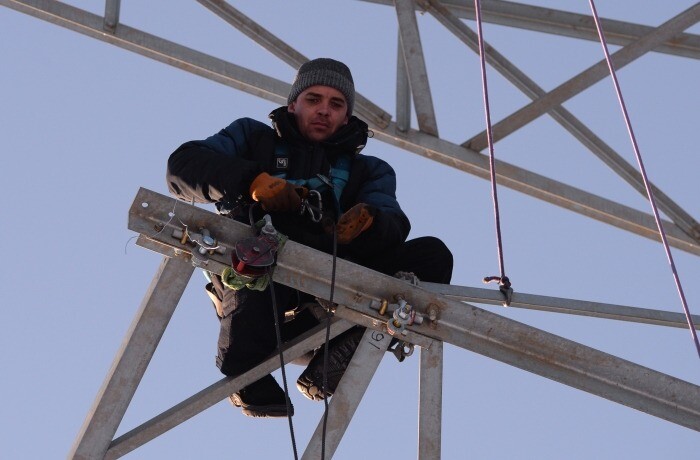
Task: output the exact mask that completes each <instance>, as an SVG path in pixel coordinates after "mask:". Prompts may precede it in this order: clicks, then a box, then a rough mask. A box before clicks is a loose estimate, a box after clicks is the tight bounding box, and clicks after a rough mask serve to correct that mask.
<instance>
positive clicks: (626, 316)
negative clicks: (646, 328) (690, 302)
mask: <svg viewBox="0 0 700 460" xmlns="http://www.w3.org/2000/svg"><path fill="white" fill-rule="evenodd" d="M421 286H423V287H424V288H426V289H428V290H430V291H432V292H435V293H438V294H442V295H444V296H447V297H450V298H453V299H458V300H461V301H463V302H474V303H480V304H490V305H501V304H503V295H502V294H501V293H500V292H499V291H494V290H492V289H483V288H473V287H467V286H451V285H447V284H437V283H425V282H424V283H421ZM510 307H515V308H526V309H529V310H540V311H551V312H556V313H568V314H571V315H579V316H592V317H595V318H606V319H616V320H619V321H629V322H633V323H644V324H655V325H657V326H669V327H678V328H683V329H688V322H687V321H686V317H685V314H683V313H676V312H672V311H666V310H653V309H649V308H639V307H628V306H625V305H613V304H608V303H601V302H590V301H586V300H575V299H563V298H560V297H547V296H543V295H533V294H523V293H521V292H514V293H513V299H512V301H511V303H510ZM692 318H693V322H694V323H695V328H696V329H700V316H698V315H692Z"/></svg>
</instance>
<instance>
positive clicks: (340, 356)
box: [297, 327, 365, 401]
mask: <svg viewBox="0 0 700 460" xmlns="http://www.w3.org/2000/svg"><path fill="white" fill-rule="evenodd" d="M364 333H365V330H364V328H359V327H354V328H352V329H350V330H348V331H346V332H344V333H342V334H341V335H339V336H338V337H336V338H334V339H333V340H331V341H330V343H329V344H328V369H327V371H328V372H327V377H326V379H327V383H328V385H327V388H326V389H325V391H323V356H324V350H325V346H322V347H321V348H319V350H318V352H317V353H316V356H314V357H313V359H312V360H311V362H310V363H309V365H308V367H307V368H306V370H304V372H302V374H301V375H300V376H299V379H298V380H297V388H298V389H299V391H301V392H302V393H303V394H304V396H306V397H307V398H309V399H312V400H315V401H323V400H324V399H325V398H326V397H329V396H333V393H335V389H336V388H338V383H340V379H341V378H342V377H343V374H344V373H345V370H346V369H347V368H348V364H350V360H351V359H352V355H354V354H355V350H356V349H357V346H358V345H359V344H360V339H362V335H363V334H364Z"/></svg>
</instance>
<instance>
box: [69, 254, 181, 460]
mask: <svg viewBox="0 0 700 460" xmlns="http://www.w3.org/2000/svg"><path fill="white" fill-rule="evenodd" d="M193 271H194V267H193V266H192V264H190V263H189V262H188V261H185V260H182V259H179V258H173V259H171V258H164V260H163V262H162V263H161V265H160V267H159V268H158V271H157V272H156V275H155V277H154V278H153V281H152V282H151V285H150V286H149V288H148V291H147V292H146V295H145V296H144V298H143V302H142V303H141V306H140V308H139V310H138V312H137V314H136V316H135V317H134V320H133V322H132V323H131V327H129V330H128V331H127V333H126V336H125V338H124V341H123V342H122V346H121V348H120V349H119V351H118V352H117V355H116V356H115V358H114V362H113V363H112V367H111V369H110V370H109V373H108V374H107V377H106V378H105V380H104V383H103V384H102V387H101V388H100V390H99V392H98V394H97V397H96V398H95V403H94V404H93V406H92V408H91V409H90V412H89V413H88V415H87V417H86V419H85V422H84V423H83V426H82V428H81V429H80V433H79V434H78V437H77V439H76V441H75V443H74V444H73V447H72V449H71V453H70V454H69V455H68V457H69V458H72V459H76V460H78V459H95V458H103V457H104V455H105V453H106V452H107V449H108V447H109V443H110V442H111V441H112V438H113V437H114V434H115V433H116V432H117V429H118V428H119V423H121V420H122V418H123V417H124V414H125V413H126V409H127V408H128V407H129V402H130V401H131V398H132V397H133V396H134V393H135V392H136V388H137V387H138V385H139V382H141V378H142V377H143V375H144V373H145V372H146V368H147V367H148V363H149V362H150V361H151V358H152V357H153V353H154V352H155V350H156V347H157V346H158V342H160V339H161V337H162V336H163V333H164V332H165V328H166V327H167V326H168V322H169V321H170V318H171V317H172V315H173V313H174V312H175V308H176V307H177V304H178V302H179V301H180V297H182V293H183V292H184V290H185V288H186V287H187V283H188V281H189V279H190V277H191V276H192V272H193Z"/></svg>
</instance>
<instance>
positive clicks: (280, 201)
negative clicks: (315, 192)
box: [250, 172, 307, 212]
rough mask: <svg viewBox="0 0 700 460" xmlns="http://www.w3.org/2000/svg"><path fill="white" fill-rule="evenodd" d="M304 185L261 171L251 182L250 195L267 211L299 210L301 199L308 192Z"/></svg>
mask: <svg viewBox="0 0 700 460" xmlns="http://www.w3.org/2000/svg"><path fill="white" fill-rule="evenodd" d="M305 192H306V189H305V188H304V187H295V186H294V184H292V183H291V182H288V181H286V180H284V179H280V178H278V177H272V176H271V175H269V174H268V173H266V172H264V173H260V174H258V175H257V177H256V178H255V179H253V182H252V183H251V184H250V196H251V197H253V200H255V201H257V202H259V203H260V204H261V205H262V207H263V209H264V210H265V211H272V212H277V211H298V210H299V209H300V208H301V199H302V197H303V196H304V195H305V194H307V193H305Z"/></svg>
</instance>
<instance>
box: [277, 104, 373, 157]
mask: <svg viewBox="0 0 700 460" xmlns="http://www.w3.org/2000/svg"><path fill="white" fill-rule="evenodd" d="M269 117H270V120H272V126H273V127H274V128H275V131H277V135H278V136H280V137H281V138H283V139H285V140H287V141H289V142H291V143H293V144H297V145H302V146H303V145H311V144H312V143H311V142H309V141H308V140H307V139H306V138H304V137H303V136H302V135H301V133H300V132H299V128H298V127H297V122H296V119H295V118H294V114H291V113H289V112H288V111H287V106H282V107H279V108H277V109H275V110H273V111H272V112H270V115H269ZM367 133H368V127H367V123H365V122H364V121H362V120H360V119H359V118H357V117H356V116H354V115H353V116H351V117H350V120H348V123H347V124H346V125H344V126H342V127H341V128H340V129H339V130H338V131H337V132H336V133H335V134H333V135H332V136H331V137H329V138H328V139H326V140H325V141H323V142H319V143H318V145H320V146H321V147H323V148H324V149H326V150H328V151H329V152H334V153H352V154H357V153H360V150H362V149H363V148H364V147H365V144H367Z"/></svg>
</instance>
